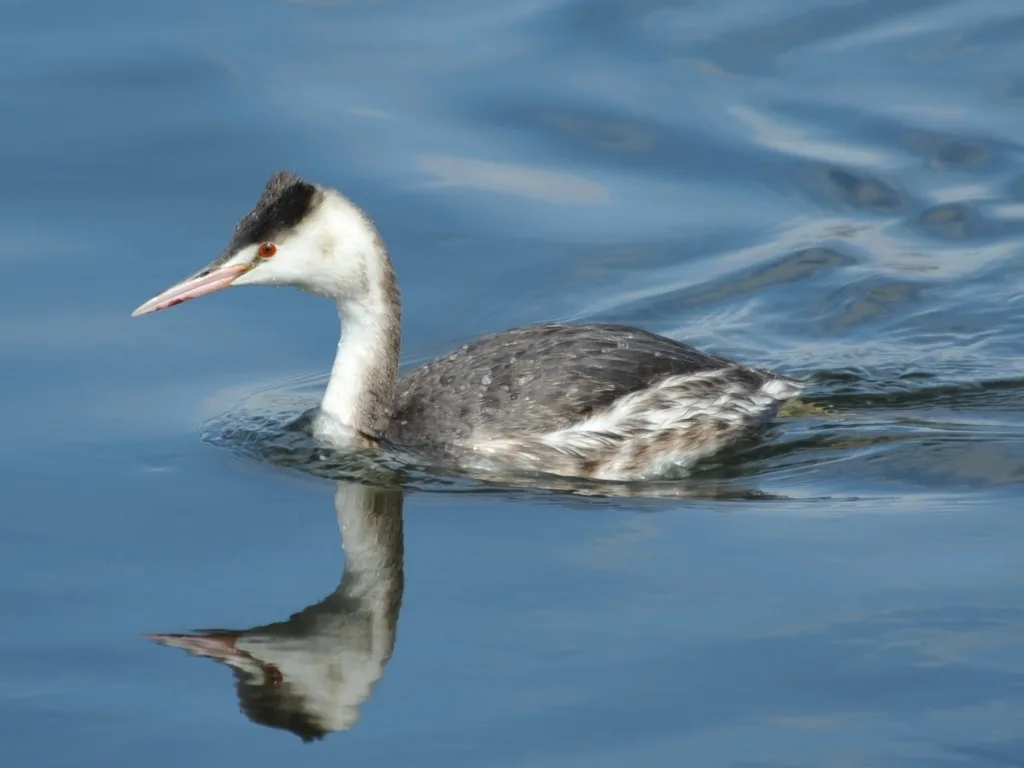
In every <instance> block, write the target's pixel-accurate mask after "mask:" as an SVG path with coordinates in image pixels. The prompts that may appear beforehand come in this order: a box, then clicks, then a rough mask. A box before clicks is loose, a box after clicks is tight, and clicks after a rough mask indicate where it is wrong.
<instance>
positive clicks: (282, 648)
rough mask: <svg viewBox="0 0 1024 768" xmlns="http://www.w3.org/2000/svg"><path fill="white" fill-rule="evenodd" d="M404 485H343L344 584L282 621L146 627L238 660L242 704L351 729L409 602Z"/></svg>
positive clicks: (280, 719) (302, 722)
mask: <svg viewBox="0 0 1024 768" xmlns="http://www.w3.org/2000/svg"><path fill="white" fill-rule="evenodd" d="M402 501H403V497H402V492H401V491H400V490H398V489H394V488H388V489H384V488H375V487H371V486H369V485H361V484H357V483H347V482H343V483H339V484H338V488H337V491H336V492H335V494H334V506H335V509H336V510H337V513H338V527H339V528H340V530H341V544H342V550H343V551H344V554H345V567H344V571H343V572H342V576H341V583H340V584H339V585H338V588H337V589H336V590H335V591H334V592H333V593H331V594H330V595H329V596H327V597H326V598H324V599H323V600H321V601H320V602H318V603H316V604H314V605H311V606H309V607H307V608H304V609H302V610H301V611H299V612H298V613H295V614H293V615H292V616H290V617H289V618H288V619H287V620H285V621H280V622H276V623H273V624H266V625H264V626H258V627H253V628H251V629H245V630H228V629H210V630H200V631H196V632H192V633H187V634H153V635H146V637H148V638H150V639H151V640H154V641H156V642H157V643H159V644H161V645H165V646H168V647H171V648H183V649H185V650H186V651H188V652H189V653H191V654H192V655H194V656H201V657H206V658H211V659H215V660H216V661H219V662H222V663H224V664H227V665H228V666H230V667H231V669H232V671H233V672H234V675H235V687H236V691H237V693H238V701H239V704H240V706H241V709H242V712H243V713H245V715H246V717H248V718H249V719H250V720H252V721H253V722H254V723H259V724H260V725H265V726H269V727H272V728H283V729H286V730H289V731H291V732H292V733H294V734H296V735H297V736H299V737H300V738H301V739H302V740H303V741H313V740H315V739H320V738H323V737H324V736H325V735H326V734H327V733H329V732H332V731H343V730H346V729H348V728H350V727H352V725H353V724H354V723H355V722H356V720H358V719H359V708H360V706H361V705H362V703H363V702H364V701H365V700H366V699H367V698H368V697H369V696H370V693H371V690H372V688H373V685H374V683H376V682H377V680H379V679H380V678H381V676H382V675H383V673H384V665H385V664H386V663H387V661H388V660H389V659H390V658H391V653H392V650H393V649H394V645H395V628H396V626H397V624H398V613H399V610H400V609H401V604H402V590H403V582H404V577H403V570H402V558H403V538H402Z"/></svg>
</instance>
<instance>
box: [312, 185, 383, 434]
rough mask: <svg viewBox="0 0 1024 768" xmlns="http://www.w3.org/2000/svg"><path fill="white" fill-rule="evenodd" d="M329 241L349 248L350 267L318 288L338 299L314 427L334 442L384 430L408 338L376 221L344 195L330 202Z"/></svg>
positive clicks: (326, 226) (346, 261)
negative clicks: (336, 337) (337, 328)
mask: <svg viewBox="0 0 1024 768" xmlns="http://www.w3.org/2000/svg"><path fill="white" fill-rule="evenodd" d="M323 218H324V226H323V227H322V228H321V231H322V232H323V233H324V237H323V240H324V244H323V245H322V246H321V247H322V248H323V249H329V248H331V247H332V246H333V247H334V248H339V247H341V248H344V249H345V256H344V258H343V259H338V263H340V264H344V265H345V268H346V269H347V272H346V273H345V274H344V275H339V279H338V281H337V283H336V284H335V285H333V286H329V287H328V288H327V289H324V288H323V287H322V286H321V287H319V289H318V290H317V292H320V293H322V294H325V295H328V296H330V297H331V298H333V299H334V300H335V302H336V303H337V305H338V314H339V315H340V317H341V340H340V341H339V342H338V352H337V355H336V356H335V358H334V366H333V367H332V369H331V378H330V380H329V381H328V383H327V390H326V392H325V393H324V398H323V402H322V403H321V406H320V414H319V416H318V418H317V420H316V422H315V425H314V428H315V430H316V433H317V437H318V438H320V439H324V440H327V441H329V442H337V443H346V444H347V443H351V442H352V441H353V439H355V440H356V441H357V442H360V441H365V438H367V437H370V438H374V439H376V438H379V437H381V436H382V434H383V432H384V430H385V428H386V427H387V425H388V422H389V421H390V419H391V413H392V410H393V407H394V399H395V393H396V388H397V382H398V361H399V354H400V352H401V344H402V300H401V295H400V293H399V290H398V282H397V280H396V278H395V273H394V269H393V268H392V265H391V259H390V257H389V256H388V253H387V249H386V248H385V247H384V243H383V242H382V241H381V239H380V237H379V236H378V235H377V232H376V230H375V229H374V227H373V224H372V223H371V222H370V221H369V219H367V218H366V217H365V215H364V214H363V213H362V212H361V211H359V209H358V208H355V207H354V206H352V205H351V204H350V203H348V201H347V200H344V199H343V198H340V197H339V198H335V199H333V200H331V205H330V206H325V209H324V213H323Z"/></svg>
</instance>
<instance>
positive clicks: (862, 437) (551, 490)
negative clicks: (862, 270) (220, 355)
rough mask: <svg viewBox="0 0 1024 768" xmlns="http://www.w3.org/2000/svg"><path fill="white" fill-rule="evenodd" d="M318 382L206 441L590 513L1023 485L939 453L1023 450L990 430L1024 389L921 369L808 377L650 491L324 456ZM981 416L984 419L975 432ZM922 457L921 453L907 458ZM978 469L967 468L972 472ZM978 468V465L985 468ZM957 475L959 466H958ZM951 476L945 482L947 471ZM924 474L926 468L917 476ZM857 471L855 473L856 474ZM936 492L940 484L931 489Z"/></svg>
mask: <svg viewBox="0 0 1024 768" xmlns="http://www.w3.org/2000/svg"><path fill="white" fill-rule="evenodd" d="M316 381H317V379H304V380H302V381H301V382H300V385H301V387H302V388H306V389H307V391H306V392H305V393H301V392H297V391H295V390H294V389H290V388H288V387H285V386H282V387H276V388H270V389H264V390H261V391H257V392H254V393H253V394H252V395H250V396H249V397H248V398H245V399H244V400H242V401H241V402H240V403H238V404H237V405H236V406H235V407H234V408H232V409H229V410H228V411H227V412H226V413H224V414H222V415H221V416H219V417H217V418H214V419H212V420H210V421H209V422H207V423H206V425H205V426H204V429H203V439H204V441H205V442H207V443H208V444H210V445H212V446H214V447H217V448H221V449H226V450H228V451H229V452H230V453H232V454H233V455H235V456H237V457H239V458H242V459H245V460H251V461H258V462H260V463H265V464H268V465H271V466H275V467H277V468H279V469H283V470H286V471H294V472H299V473H302V474H306V475H312V476H315V477H320V478H324V479H330V480H336V481H337V480H342V481H357V482H360V481H364V480H365V479H366V478H367V477H372V476H374V475H376V474H379V473H381V472H387V473H389V474H390V476H391V478H392V480H393V482H395V483H398V484H400V485H401V486H402V487H403V488H404V489H405V490H407V491H411V492H427V493H430V492H442V493H474V494H487V493H490V494H495V493H496V494H500V495H515V494H523V493H527V494H530V495H531V496H532V497H534V498H535V500H539V501H544V500H550V501H553V502H556V503H565V502H566V501H567V499H568V498H571V497H585V498H588V499H590V500H591V502H593V501H596V500H598V499H600V501H601V502H602V503H606V504H609V503H610V504H615V503H617V501H616V500H620V501H622V502H624V503H625V502H626V500H628V503H629V504H630V505H631V507H630V508H633V509H636V508H637V507H636V505H637V503H638V502H643V501H645V500H650V501H654V500H658V499H675V500H686V499H691V500H717V501H747V500H757V501H768V502H770V501H786V502H814V501H820V500H822V499H830V500H832V501H842V500H855V499H857V498H863V497H865V496H868V495H871V494H870V493H864V494H839V495H836V494H835V492H834V491H832V490H831V489H825V490H824V492H821V493H819V492H817V489H816V486H815V485H814V483H813V482H812V481H810V480H808V481H807V482H806V483H804V484H803V486H802V487H797V488H793V487H792V486H790V487H789V488H788V489H787V491H786V492H773V491H769V490H766V489H765V488H764V487H763V486H764V484H765V483H766V482H767V481H771V480H773V479H776V478H779V477H789V478H791V477H793V476H794V473H797V474H800V473H802V474H803V475H805V476H806V474H807V472H809V471H812V470H814V469H815V468H817V467H819V466H820V465H823V464H836V463H846V464H850V465H852V466H854V467H856V466H857V463H858V462H862V463H863V465H864V466H862V467H861V469H860V470H859V471H867V472H869V473H870V472H874V471H876V470H872V469H868V468H867V465H869V464H873V463H877V462H878V460H879V458H880V457H882V456H884V457H885V458H886V461H887V462H889V463H890V464H891V465H892V472H893V473H894V474H901V475H903V476H904V477H903V480H904V481H906V480H907V478H910V477H912V475H913V472H914V471H915V464H917V463H922V462H923V465H922V466H925V467H927V465H928V464H929V463H931V464H934V466H935V467H936V471H941V472H942V473H943V475H944V476H943V479H942V481H941V482H943V483H945V484H946V485H947V486H949V487H950V488H955V487H956V486H957V485H958V484H959V485H963V484H965V483H966V484H972V485H977V484H978V483H982V484H991V485H999V484H1005V483H1018V482H1024V457H1021V459H1020V460H1019V461H1014V460H1013V459H1010V460H1009V462H1007V461H1005V460H1002V461H1000V462H999V467H998V469H997V468H995V467H992V468H990V471H979V469H978V468H977V467H973V468H972V467H967V466H965V467H957V466H953V467H952V468H951V467H950V466H949V465H948V464H949V463H948V462H946V461H942V460H940V459H941V457H940V456H937V455H936V453H937V452H938V453H942V452H943V451H961V452H962V451H964V450H971V449H972V446H975V447H979V448H982V449H983V447H984V445H985V444H986V443H989V442H1010V443H1016V442H1018V439H1017V432H1018V430H1016V429H1014V428H1012V427H1010V426H1008V425H1006V424H1005V423H989V420H988V419H987V417H988V416H989V415H991V414H992V413H993V412H994V411H1004V412H1016V411H1017V410H1018V409H1019V403H1020V398H1021V392H1022V390H1024V379H1022V378H1006V379H992V380H987V381H956V380H951V379H948V378H944V377H942V376H940V375H938V374H936V373H931V372H927V371H922V370H916V369H905V370H903V371H895V370H882V371H878V372H874V371H870V370H868V369H866V368H861V369H854V368H849V369H840V370H819V371H814V372H812V373H811V374H810V375H808V376H806V381H807V384H808V390H807V393H806V395H805V396H804V397H802V398H801V399H800V400H799V401H796V402H795V403H792V404H791V405H789V406H787V407H786V408H785V409H784V410H783V412H782V414H780V418H779V420H778V423H776V424H773V425H771V426H770V427H769V428H768V429H766V430H765V431H764V432H762V433H760V434H758V435H755V436H753V437H752V438H751V439H749V440H748V441H747V442H745V443H744V444H741V445H739V446H736V447H734V448H732V449H730V450H728V451H726V452H723V453H722V454H720V455H718V456H716V457H713V458H712V459H709V460H705V461H704V462H703V463H702V464H700V465H699V466H698V467H697V468H696V469H695V470H693V471H692V472H691V473H690V474H689V475H687V476H685V477H683V478H672V479H664V480H657V481H648V482H642V483H635V482H634V483H616V482H600V481H593V480H586V479H581V478H564V477H558V476H553V475H542V474H537V473H529V474H527V473H508V474H504V473H503V474H481V473H475V474H473V475H472V476H466V475H459V474H454V473H452V472H450V471H449V470H448V469H447V468H445V467H436V466H429V465H422V464H418V463H416V461H415V460H410V459H408V458H407V457H398V456H395V455H390V454H386V453H371V452H361V453H340V452H337V451H333V450H330V449H327V448H324V447H322V446H320V445H318V444H317V443H316V442H315V441H314V440H313V438H312V434H311V424H312V418H313V415H314V413H315V410H316V407H315V402H316V396H315V394H314V393H313V392H312V391H308V390H309V389H310V388H311V387H312V386H313V385H314V383H315V382H316ZM972 413H976V414H978V415H979V417H981V420H980V421H977V420H972V418H971V415H972ZM905 445H914V446H915V447H916V450H914V451H910V452H904V453H900V452H899V451H898V450H897V449H899V448H900V447H901V446H905ZM968 463H969V462H968ZM975 463H977V462H975ZM954 464H955V462H954ZM940 467H941V470H940V469H938V468H940ZM918 469H920V467H918ZM855 471H856V470H855ZM921 482H923V483H924V484H925V485H928V486H933V485H934V483H935V480H934V478H929V479H924V480H922V481H921Z"/></svg>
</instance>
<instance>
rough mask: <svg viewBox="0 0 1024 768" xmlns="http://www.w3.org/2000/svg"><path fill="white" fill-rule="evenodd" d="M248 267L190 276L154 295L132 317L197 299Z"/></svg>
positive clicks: (228, 282)
mask: <svg viewBox="0 0 1024 768" xmlns="http://www.w3.org/2000/svg"><path fill="white" fill-rule="evenodd" d="M249 269H250V267H248V266H245V265H235V266H230V267H219V268H218V269H215V270H213V271H212V272H210V273H209V274H206V275H203V276H202V277H191V278H189V279H187V280H182V281H181V282H180V283H178V284H177V285H173V286H171V287H170V288H168V289H167V290H166V291H164V292H163V293H161V294H158V295H156V296H154V297H153V298H152V299H150V300H149V301H147V302H146V303H145V304H143V305H142V306H140V307H138V308H137V309H136V310H135V311H134V312H132V317H138V316H139V315H146V314H149V313H150V312H157V311H159V310H161V309H167V308H168V307H174V306H177V305H178V304H181V303H182V302H185V301H189V300H191V299H198V298H199V297H200V296H205V295H206V294H208V293H213V292H214V291H219V290H221V289H223V288H227V287H228V286H229V285H231V283H232V282H234V280H235V278H237V277H238V276H239V275H241V274H244V273H245V272H248V271H249Z"/></svg>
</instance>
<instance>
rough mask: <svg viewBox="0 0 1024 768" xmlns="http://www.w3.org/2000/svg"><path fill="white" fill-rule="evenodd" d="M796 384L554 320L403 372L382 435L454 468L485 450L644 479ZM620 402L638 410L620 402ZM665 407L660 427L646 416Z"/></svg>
mask: <svg viewBox="0 0 1024 768" xmlns="http://www.w3.org/2000/svg"><path fill="white" fill-rule="evenodd" d="M766 386H767V387H768V392H767V393H766V392H765V389H764V388H765V387H766ZM773 387H774V388H776V389H777V390H778V394H779V395H780V396H779V397H778V398H776V397H773V396H772V394H771V392H772V389H773ZM796 389H797V386H796V384H795V382H791V381H790V380H788V379H784V378H783V377H780V376H778V375H777V374H775V373H772V372H769V371H763V370H759V369H754V368H748V367H745V366H742V365H740V364H738V363H736V362H733V361H731V360H728V359H725V358H722V357H716V356H714V355H709V354H706V353H704V352H701V351H699V350H697V349H695V348H693V347H691V346H689V345H687V344H683V343H681V342H678V341H675V340H673V339H669V338H666V337H664V336H660V335H657V334H654V333H651V332H649V331H645V330H641V329H638V328H634V327H630V326H625V325H613V324H560V323H551V324H544V325H535V326H528V327H525V328H517V329H514V330H510V331H505V332H502V333H497V334H492V335H489V336H485V337H483V338H480V339H478V340H476V341H474V342H472V343H470V344H467V345H465V346H463V347H461V348H460V349H458V350H456V351H454V352H452V353H450V354H448V355H445V356H443V357H440V358H438V359H436V360H433V361H431V362H429V363H426V364H425V365H423V366H421V367H419V368H418V369H416V370H414V371H413V372H411V373H410V374H409V375H407V376H406V377H404V378H403V379H401V380H400V382H399V386H398V397H397V399H396V403H395V409H394V412H393V415H392V419H391V422H390V424H389V426H388V429H387V431H386V433H385V437H386V440H387V441H388V442H390V443H391V444H392V445H394V446H396V447H401V448H402V449H404V450H408V451H412V452H419V453H423V454H424V455H431V456H438V457H444V458H445V459H447V460H454V461H456V462H468V463H474V461H475V459H477V458H478V457H476V456H475V455H474V454H475V453H478V452H479V449H480V447H481V446H486V445H488V444H491V445H494V446H500V447H501V448H502V449H503V450H508V451H510V452H511V454H512V455H514V457H515V458H514V462H515V463H516V464H517V465H518V466H519V467H520V468H522V469H530V470H539V471H548V472H555V473H557V474H578V475H580V476H588V477H607V476H609V475H612V476H614V475H622V474H625V475H636V476H642V475H645V474H648V471H649V470H650V469H652V468H659V469H660V468H662V467H663V465H665V464H666V463H668V464H671V463H673V462H672V461H671V459H672V457H673V455H674V456H676V457H678V458H680V459H682V458H683V455H684V454H692V457H693V458H694V459H695V458H699V457H700V456H701V455H706V454H707V453H709V452H712V451H713V450H715V449H717V448H718V447H721V445H722V443H723V442H732V441H735V440H737V439H739V438H740V437H741V436H743V435H744V434H746V433H749V432H750V431H752V430H753V429H756V428H757V427H758V426H760V425H761V424H763V422H764V421H765V419H766V418H767V417H770V416H771V415H773V413H774V410H773V404H774V403H777V402H781V400H782V399H783V397H782V395H785V394H791V393H795V391H796ZM627 397H632V398H633V400H635V401H636V408H633V409H630V408H628V407H623V406H624V405H626V404H627V403H628V401H627V400H626V398H627ZM684 403H690V404H691V407H690V408H689V409H687V408H686V407H685V405H683V404H684ZM617 405H618V406H619V408H620V410H621V411H622V413H621V414H619V417H618V418H614V417H611V413H612V412H613V411H614V409H615V408H616V406H617ZM681 405H682V407H681ZM673 412H675V415H676V418H674V419H667V423H666V424H665V425H664V426H661V427H660V428H659V425H657V424H656V423H652V420H651V418H650V417H651V416H652V415H657V414H662V415H665V414H671V413H673ZM655 421H656V419H655ZM588 422H590V423H591V424H593V429H592V430H587V429H586V428H584V425H586V424H587V423H588ZM709 449H710V450H709ZM666 458H667V459H670V461H668V462H666V461H665V460H664V459H666ZM679 463H682V464H689V463H692V462H691V461H689V460H682V461H680V462H679Z"/></svg>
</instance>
